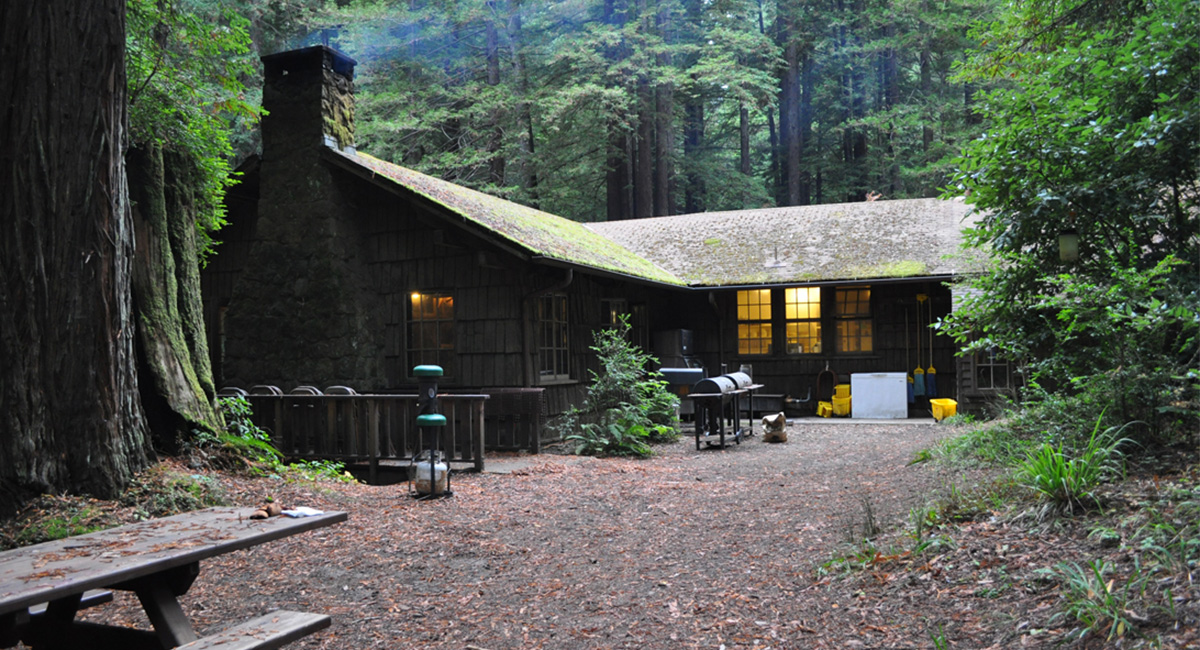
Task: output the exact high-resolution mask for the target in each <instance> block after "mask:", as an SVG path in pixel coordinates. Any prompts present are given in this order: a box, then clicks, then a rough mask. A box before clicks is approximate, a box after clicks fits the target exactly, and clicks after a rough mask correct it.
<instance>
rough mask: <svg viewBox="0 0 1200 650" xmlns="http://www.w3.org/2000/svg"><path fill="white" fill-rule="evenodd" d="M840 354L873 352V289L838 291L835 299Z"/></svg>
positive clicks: (851, 288) (835, 319)
mask: <svg viewBox="0 0 1200 650" xmlns="http://www.w3.org/2000/svg"><path fill="white" fill-rule="evenodd" d="M833 315H834V321H835V323H836V324H837V351H838V352H851V353H854V352H872V351H874V349H875V326H874V322H873V321H872V320H871V288H870V287H847V288H845V289H838V290H837V292H836V294H835V298H834V314H833Z"/></svg>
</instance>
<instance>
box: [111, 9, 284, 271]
mask: <svg viewBox="0 0 1200 650" xmlns="http://www.w3.org/2000/svg"><path fill="white" fill-rule="evenodd" d="M126 20H127V31H126V50H125V61H126V77H127V85H128V101H129V132H130V137H131V139H132V140H133V142H134V143H139V144H143V143H148V142H156V143H159V144H162V145H163V147H164V149H166V150H169V151H172V152H175V153H178V154H181V155H183V156H184V157H185V158H186V159H188V160H190V161H191V163H192V164H193V165H194V166H195V170H196V172H197V173H196V179H197V180H196V185H197V188H198V191H197V199H198V201H199V205H198V206H197V222H196V228H197V232H198V234H199V236H200V240H199V241H201V242H203V245H202V246H201V259H203V257H204V256H205V255H207V254H208V253H209V252H211V247H212V245H213V242H212V239H211V236H210V235H211V233H212V232H214V231H216V230H217V229H219V228H220V227H221V226H222V225H224V223H225V210H224V206H223V204H222V199H223V197H224V194H225V189H226V187H228V186H229V185H231V184H233V183H234V182H235V180H234V179H233V178H232V176H231V175H230V169H229V158H230V157H231V156H232V153H233V150H232V148H231V146H230V132H231V129H232V128H235V127H236V128H241V129H245V128H248V127H249V126H250V125H252V124H253V123H255V122H257V120H258V117H259V114H260V110H261V109H260V108H259V107H258V106H257V103H256V102H255V101H253V100H252V99H250V98H248V97H247V91H246V88H245V86H244V81H245V80H246V79H247V78H252V75H253V74H254V73H255V67H254V66H255V58H254V57H253V56H252V55H251V50H250V36H249V32H248V28H249V22H248V21H247V19H246V18H244V17H242V16H241V15H239V14H238V13H237V12H236V11H235V10H234V6H233V5H232V4H228V3H225V2H215V3H201V2H198V1H197V2H193V1H190V0H174V1H167V2H160V1H158V0H127V2H126Z"/></svg>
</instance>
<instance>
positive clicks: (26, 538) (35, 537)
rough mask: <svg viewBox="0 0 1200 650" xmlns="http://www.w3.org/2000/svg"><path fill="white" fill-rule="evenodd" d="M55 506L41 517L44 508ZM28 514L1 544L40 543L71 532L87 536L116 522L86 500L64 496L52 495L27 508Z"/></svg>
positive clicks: (25, 544) (6, 545) (16, 545)
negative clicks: (12, 534)
mask: <svg viewBox="0 0 1200 650" xmlns="http://www.w3.org/2000/svg"><path fill="white" fill-rule="evenodd" d="M50 506H53V510H52V511H51V512H50V513H49V514H48V515H47V516H39V515H38V513H39V512H40V511H41V510H42V509H43V508H49V507H50ZM25 512H26V513H28V516H27V517H26V518H25V520H24V522H23V525H21V526H20V528H19V530H18V531H17V532H16V534H15V535H14V536H13V538H12V539H4V540H3V544H0V547H3V548H15V547H18V546H28V545H30V544H40V543H41V542H48V541H52V540H56V539H63V538H64V537H71V536H72V535H84V534H87V533H91V532H95V531H97V530H102V529H104V528H108V527H110V526H113V525H115V522H113V521H111V520H110V518H109V517H107V516H106V514H105V513H104V512H103V511H102V510H100V509H99V508H97V507H96V506H95V505H93V504H92V503H90V502H89V501H87V500H80V499H65V498H61V497H52V496H49V495H46V496H43V497H41V499H39V500H37V501H34V502H33V503H31V504H29V505H28V506H26V508H25Z"/></svg>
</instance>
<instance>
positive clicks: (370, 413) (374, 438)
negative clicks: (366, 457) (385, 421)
mask: <svg viewBox="0 0 1200 650" xmlns="http://www.w3.org/2000/svg"><path fill="white" fill-rule="evenodd" d="M367 423H368V424H367V431H368V433H367V435H368V441H367V444H368V445H369V446H370V449H371V460H370V469H369V470H368V472H367V482H368V483H370V484H371V485H378V484H379V401H378V400H376V399H375V398H370V399H369V401H368V402H367Z"/></svg>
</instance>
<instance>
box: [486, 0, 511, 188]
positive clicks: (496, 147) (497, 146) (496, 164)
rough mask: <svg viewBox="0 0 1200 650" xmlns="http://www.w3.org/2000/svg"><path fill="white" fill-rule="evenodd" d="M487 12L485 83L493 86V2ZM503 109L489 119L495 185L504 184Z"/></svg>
mask: <svg viewBox="0 0 1200 650" xmlns="http://www.w3.org/2000/svg"><path fill="white" fill-rule="evenodd" d="M487 9H488V14H487V18H485V19H484V28H485V32H486V35H485V38H486V48H487V52H486V58H487V84H488V85H489V86H491V87H493V88H495V87H496V86H499V85H500V37H499V35H498V34H497V32H496V21H495V20H493V19H492V16H494V15H495V12H496V7H495V3H493V2H488V3H487ZM503 113H504V111H503V110H502V109H497V110H495V112H493V113H492V115H491V117H490V120H491V122H492V124H491V128H490V131H491V135H490V137H489V139H488V145H487V150H488V180H489V181H491V183H492V185H495V186H496V187H503V186H504V176H505V163H506V161H505V158H504V114H503Z"/></svg>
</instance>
